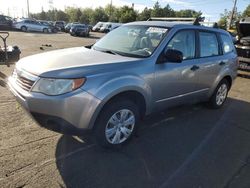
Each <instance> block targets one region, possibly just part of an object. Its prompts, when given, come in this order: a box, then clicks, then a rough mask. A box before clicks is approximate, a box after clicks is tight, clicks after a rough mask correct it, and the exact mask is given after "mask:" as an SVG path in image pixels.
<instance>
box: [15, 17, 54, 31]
mask: <svg viewBox="0 0 250 188" xmlns="http://www.w3.org/2000/svg"><path fill="white" fill-rule="evenodd" d="M13 28H15V29H20V30H22V31H24V32H26V31H39V32H44V33H48V32H51V28H50V27H49V26H47V25H43V24H41V23H39V22H37V21H35V20H30V19H23V20H19V21H17V22H15V23H13Z"/></svg>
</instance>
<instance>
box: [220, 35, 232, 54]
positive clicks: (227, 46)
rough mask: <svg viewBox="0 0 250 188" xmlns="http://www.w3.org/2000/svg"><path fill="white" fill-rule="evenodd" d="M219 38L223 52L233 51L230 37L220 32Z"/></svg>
mask: <svg viewBox="0 0 250 188" xmlns="http://www.w3.org/2000/svg"><path fill="white" fill-rule="evenodd" d="M221 40H222V49H223V53H224V54H226V53H230V52H233V51H234V45H233V42H232V39H231V38H230V37H229V36H227V35H223V34H221Z"/></svg>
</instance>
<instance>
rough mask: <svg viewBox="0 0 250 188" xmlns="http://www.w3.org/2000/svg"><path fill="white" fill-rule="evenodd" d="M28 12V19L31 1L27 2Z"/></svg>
mask: <svg viewBox="0 0 250 188" xmlns="http://www.w3.org/2000/svg"><path fill="white" fill-rule="evenodd" d="M27 11H28V18H29V17H30V4H29V0H27Z"/></svg>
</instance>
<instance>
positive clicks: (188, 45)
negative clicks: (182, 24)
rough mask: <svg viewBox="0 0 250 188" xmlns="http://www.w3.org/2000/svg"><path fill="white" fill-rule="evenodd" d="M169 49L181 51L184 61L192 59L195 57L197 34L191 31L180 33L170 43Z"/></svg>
mask: <svg viewBox="0 0 250 188" xmlns="http://www.w3.org/2000/svg"><path fill="white" fill-rule="evenodd" d="M167 49H174V50H179V51H181V52H182V53H183V59H192V58H194V56H195V32H194V31H191V30H187V31H180V32H178V33H177V34H176V35H175V36H174V37H173V38H172V39H171V41H170V42H169V43H168V45H167Z"/></svg>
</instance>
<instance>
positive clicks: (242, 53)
mask: <svg viewBox="0 0 250 188" xmlns="http://www.w3.org/2000/svg"><path fill="white" fill-rule="evenodd" d="M237 54H238V56H239V57H245V58H250V49H241V48H237Z"/></svg>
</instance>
